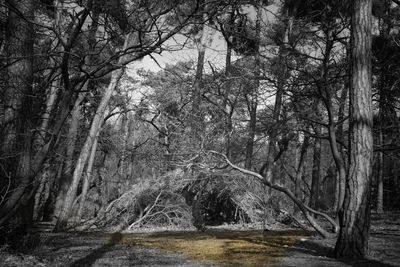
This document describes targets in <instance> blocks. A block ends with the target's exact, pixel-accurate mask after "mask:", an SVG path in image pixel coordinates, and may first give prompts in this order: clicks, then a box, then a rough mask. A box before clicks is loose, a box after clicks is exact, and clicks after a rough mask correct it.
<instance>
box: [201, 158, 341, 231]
mask: <svg viewBox="0 0 400 267" xmlns="http://www.w3.org/2000/svg"><path fill="white" fill-rule="evenodd" d="M208 152H209V153H211V154H213V155H218V156H220V157H222V158H223V159H224V161H225V162H226V163H227V164H228V165H229V166H230V167H231V168H232V169H234V170H236V171H239V172H241V173H243V174H246V175H250V176H252V177H254V178H256V179H257V180H258V181H259V182H260V183H262V184H264V185H266V186H268V187H269V188H272V189H275V190H277V191H279V192H282V193H284V194H285V195H286V196H288V197H289V198H290V199H291V200H292V201H293V202H294V203H295V204H296V205H297V207H298V208H299V209H300V211H301V212H302V213H303V214H304V216H305V218H306V219H307V221H308V222H309V223H310V225H311V226H312V227H313V228H314V229H315V230H316V231H317V233H318V234H320V235H321V236H322V237H324V238H328V237H331V236H332V234H331V233H329V232H328V231H326V230H325V229H324V228H322V227H321V226H320V225H319V224H318V223H317V222H316V220H315V219H314V218H313V217H312V216H311V214H310V213H313V214H316V215H319V216H321V217H323V218H325V219H326V220H327V221H328V222H329V223H330V224H331V225H332V226H333V228H334V232H335V233H337V232H338V231H339V226H338V224H337V223H336V222H335V220H334V219H332V218H331V217H330V216H329V215H327V214H325V213H323V212H320V211H317V210H314V209H312V208H310V207H308V206H307V205H305V204H304V203H303V202H302V201H301V200H299V199H298V198H297V197H296V196H295V195H294V194H293V193H292V192H291V191H290V190H289V189H287V188H285V187H283V186H281V185H278V184H273V183H271V182H270V181H268V180H267V179H266V178H264V177H263V176H262V175H261V174H259V173H256V172H253V171H250V170H247V169H244V168H241V167H239V166H237V165H235V164H233V163H232V162H231V161H230V160H229V159H228V157H227V156H226V155H225V154H222V153H219V152H217V151H214V150H209V151H208Z"/></svg>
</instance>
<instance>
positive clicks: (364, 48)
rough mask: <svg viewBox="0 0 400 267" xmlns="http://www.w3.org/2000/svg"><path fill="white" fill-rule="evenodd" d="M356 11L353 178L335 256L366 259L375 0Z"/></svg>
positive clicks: (360, 2) (360, 0)
mask: <svg viewBox="0 0 400 267" xmlns="http://www.w3.org/2000/svg"><path fill="white" fill-rule="evenodd" d="M352 11H353V16H352V20H351V27H352V29H351V44H352V58H351V70H352V72H351V87H350V90H351V91H350V136H349V140H350V159H349V175H348V177H347V181H346V194H345V200H344V205H343V212H340V213H339V221H340V226H341V229H340V232H339V237H338V239H337V242H336V247H335V253H336V257H338V258H348V259H362V258H364V257H365V256H366V255H367V254H368V238H369V230H370V185H371V174H372V154H373V138H372V122H373V120H372V90H371V86H372V85H371V80H372V78H371V29H372V0H355V1H354V2H353V10H352Z"/></svg>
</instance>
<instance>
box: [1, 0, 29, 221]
mask: <svg viewBox="0 0 400 267" xmlns="http://www.w3.org/2000/svg"><path fill="white" fill-rule="evenodd" d="M6 4H7V7H8V10H9V14H8V18H7V27H8V28H7V32H6V35H5V37H6V40H5V52H6V54H7V66H8V67H7V87H6V88H5V91H4V114H2V115H3V116H0V117H2V118H3V120H4V121H2V129H1V134H2V137H3V139H2V144H1V155H2V160H1V161H2V162H0V163H1V165H2V166H3V167H2V171H1V172H0V185H3V184H8V183H9V184H10V186H11V187H10V190H9V192H7V193H6V194H7V201H5V203H3V205H1V207H0V218H1V219H0V225H1V224H2V223H3V222H4V221H6V220H7V219H8V218H9V217H10V216H11V214H12V213H14V212H15V210H16V209H17V207H16V203H18V202H20V201H21V199H22V198H23V197H24V194H25V193H26V192H27V191H30V190H32V177H29V175H28V174H29V173H30V168H31V158H32V155H31V154H32V138H33V136H32V129H34V128H35V125H34V120H33V119H32V113H31V97H30V96H31V95H32V83H33V57H32V55H33V43H34V39H33V38H34V36H33V25H32V24H31V21H33V19H34V1H32V0H20V1H15V0H10V1H7V3H6ZM26 219H27V220H28V221H30V220H31V219H32V218H26ZM28 223H29V222H28Z"/></svg>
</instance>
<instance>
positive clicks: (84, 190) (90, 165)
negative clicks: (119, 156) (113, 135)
mask: <svg viewBox="0 0 400 267" xmlns="http://www.w3.org/2000/svg"><path fill="white" fill-rule="evenodd" d="M98 139H99V134H97V136H96V139H95V140H94V143H93V145H92V149H91V151H90V157H89V161H88V164H87V166H86V173H85V175H84V179H83V185H82V193H81V199H80V201H79V207H78V212H77V215H76V219H77V223H80V221H81V218H82V214H83V208H84V207H85V202H86V197H87V193H88V191H89V185H90V179H91V177H92V170H93V165H94V159H95V156H96V151H97V144H98Z"/></svg>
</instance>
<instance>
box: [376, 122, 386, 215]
mask: <svg viewBox="0 0 400 267" xmlns="http://www.w3.org/2000/svg"><path fill="white" fill-rule="evenodd" d="M379 144H380V145H383V130H382V128H380V129H379ZM378 153H379V160H378V164H379V167H378V179H377V180H378V181H377V184H378V195H377V202H376V210H377V212H378V213H383V172H384V166H385V164H384V162H383V152H382V151H381V152H378Z"/></svg>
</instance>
